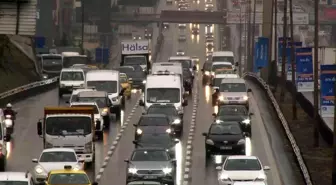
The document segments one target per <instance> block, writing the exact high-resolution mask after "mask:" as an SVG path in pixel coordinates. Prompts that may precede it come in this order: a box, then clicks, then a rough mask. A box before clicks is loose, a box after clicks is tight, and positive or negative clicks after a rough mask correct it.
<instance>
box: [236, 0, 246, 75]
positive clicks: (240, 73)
mask: <svg viewBox="0 0 336 185" xmlns="http://www.w3.org/2000/svg"><path fill="white" fill-rule="evenodd" d="M241 2H242V1H240V8H239V51H238V52H239V56H238V57H239V66H238V68H239V75H240V76H241V75H242V54H243V53H242V36H243V35H242V33H243V30H242V29H243V25H242V7H241ZM245 62H246V60H245Z"/></svg>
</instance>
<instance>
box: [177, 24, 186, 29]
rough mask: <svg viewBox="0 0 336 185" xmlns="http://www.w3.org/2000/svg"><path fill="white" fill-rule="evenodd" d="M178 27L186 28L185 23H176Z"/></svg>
mask: <svg viewBox="0 0 336 185" xmlns="http://www.w3.org/2000/svg"><path fill="white" fill-rule="evenodd" d="M178 27H179V28H186V27H187V25H186V24H178Z"/></svg>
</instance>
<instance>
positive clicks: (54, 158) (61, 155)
mask: <svg viewBox="0 0 336 185" xmlns="http://www.w3.org/2000/svg"><path fill="white" fill-rule="evenodd" d="M39 162H41V163H45V162H77V157H76V154H75V152H43V153H42V155H41V157H40V160H39Z"/></svg>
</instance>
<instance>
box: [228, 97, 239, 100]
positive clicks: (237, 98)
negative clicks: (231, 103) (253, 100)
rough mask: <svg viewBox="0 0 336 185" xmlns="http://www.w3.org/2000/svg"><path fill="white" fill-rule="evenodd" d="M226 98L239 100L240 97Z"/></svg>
mask: <svg viewBox="0 0 336 185" xmlns="http://www.w3.org/2000/svg"><path fill="white" fill-rule="evenodd" d="M227 99H228V100H239V99H240V97H228V98H227Z"/></svg>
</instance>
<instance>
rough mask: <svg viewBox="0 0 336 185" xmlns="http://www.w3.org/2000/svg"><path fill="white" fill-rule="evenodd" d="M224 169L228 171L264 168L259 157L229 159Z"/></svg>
mask: <svg viewBox="0 0 336 185" xmlns="http://www.w3.org/2000/svg"><path fill="white" fill-rule="evenodd" d="M223 169H224V170H226V171H256V170H258V171H259V170H261V169H262V168H261V164H260V162H259V160H257V159H228V160H227V161H226V163H225V164H224V168H223Z"/></svg>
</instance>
